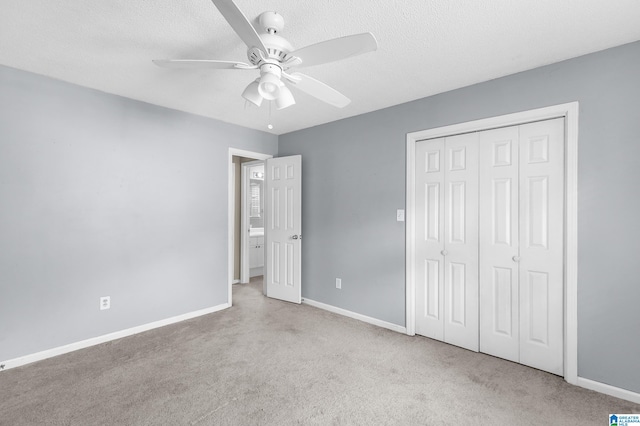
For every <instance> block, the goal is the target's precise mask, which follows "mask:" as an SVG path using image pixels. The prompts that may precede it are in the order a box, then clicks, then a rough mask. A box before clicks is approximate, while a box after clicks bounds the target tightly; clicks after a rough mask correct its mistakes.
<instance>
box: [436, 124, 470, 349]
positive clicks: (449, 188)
mask: <svg viewBox="0 0 640 426" xmlns="http://www.w3.org/2000/svg"><path fill="white" fill-rule="evenodd" d="M444 149H445V161H444V166H445V181H444V183H445V197H444V222H445V232H444V236H445V238H444V239H445V242H444V250H445V254H446V255H445V256H444V268H445V269H444V270H445V273H444V312H445V317H444V341H445V342H447V343H451V344H454V345H457V346H461V347H463V348H466V349H470V350H473V351H478V136H477V133H470V134H465V135H458V136H452V137H447V138H446V139H445V144H444Z"/></svg>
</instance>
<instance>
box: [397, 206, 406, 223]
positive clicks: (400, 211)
mask: <svg viewBox="0 0 640 426" xmlns="http://www.w3.org/2000/svg"><path fill="white" fill-rule="evenodd" d="M396 220H397V221H398V222H404V209H398V210H396Z"/></svg>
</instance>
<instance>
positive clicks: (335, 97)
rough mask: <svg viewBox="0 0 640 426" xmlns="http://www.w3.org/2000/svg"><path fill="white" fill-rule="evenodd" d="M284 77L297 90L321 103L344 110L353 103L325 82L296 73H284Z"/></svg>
mask: <svg viewBox="0 0 640 426" xmlns="http://www.w3.org/2000/svg"><path fill="white" fill-rule="evenodd" d="M282 75H283V76H285V77H286V78H287V79H288V80H289V81H290V82H291V83H292V84H291V86H292V87H295V88H296V89H298V90H301V91H303V92H305V93H306V94H308V95H311V96H313V97H314V98H317V99H320V100H321V101H323V102H326V103H328V104H329V105H333V106H335V107H338V108H344V107H346V106H347V105H349V104H350V103H351V99H349V98H347V97H346V96H345V95H343V94H342V93H340V92H338V91H337V90H336V89H334V88H332V87H329V86H327V85H326V84H324V83H323V82H321V81H318V80H316V79H315V78H312V77H309V76H308V75H306V74H302V73H299V72H294V73H291V74H285V73H283V74H282Z"/></svg>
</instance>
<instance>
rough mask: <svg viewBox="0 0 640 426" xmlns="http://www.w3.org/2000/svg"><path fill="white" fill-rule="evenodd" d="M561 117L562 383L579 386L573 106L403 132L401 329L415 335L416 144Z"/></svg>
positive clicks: (575, 111) (575, 119) (575, 112)
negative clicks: (403, 305) (403, 325)
mask: <svg viewBox="0 0 640 426" xmlns="http://www.w3.org/2000/svg"><path fill="white" fill-rule="evenodd" d="M558 117H564V118H565V150H566V151H565V175H566V176H565V178H566V179H565V185H566V187H565V197H566V198H565V224H566V227H565V255H564V256H565V306H564V326H565V331H564V379H565V380H566V381H567V382H569V383H571V384H573V385H576V384H578V102H570V103H566V104H560V105H554V106H549V107H545V108H539V109H534V110H530V111H523V112H517V113H513V114H507V115H502V116H498V117H491V118H486V119H481V120H475V121H470V122H466V123H459V124H454V125H450V126H444V127H438V128H434V129H428V130H421V131H418V132H412V133H407V181H406V191H407V192H406V200H407V201H406V203H407V205H406V212H407V217H406V220H407V221H406V239H405V241H406V258H405V274H406V275H405V277H406V278H405V279H406V282H405V287H406V292H405V293H406V308H405V309H406V328H407V334H408V335H410V336H413V335H415V289H416V286H415V278H414V268H415V265H414V250H415V232H414V230H415V199H414V193H415V187H414V183H415V170H414V169H415V148H416V142H417V141H420V140H424V139H432V138H438V137H444V136H452V135H456V134H460V133H467V132H477V131H481V130H488V129H494V128H498V127H506V126H514V125H519V124H524V123H529V122H533V121H540V120H547V119H550V118H558Z"/></svg>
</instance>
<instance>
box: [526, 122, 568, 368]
mask: <svg viewBox="0 0 640 426" xmlns="http://www.w3.org/2000/svg"><path fill="white" fill-rule="evenodd" d="M563 218H564V118H558V119H555V120H548V121H541V122H537V123H530V124H525V125H522V126H520V278H519V281H520V363H522V364H525V365H529V366H531V367H535V368H539V369H541V370H545V371H549V372H551V373H555V374H558V375H562V374H563V363H564V360H563V350H564V348H563V333H564V324H563V318H564V316H563V309H564V267H563V264H564V262H563V256H564V248H563V240H564V237H563V236H564V219H563Z"/></svg>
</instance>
